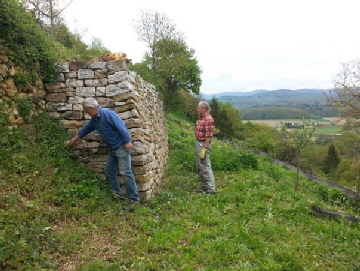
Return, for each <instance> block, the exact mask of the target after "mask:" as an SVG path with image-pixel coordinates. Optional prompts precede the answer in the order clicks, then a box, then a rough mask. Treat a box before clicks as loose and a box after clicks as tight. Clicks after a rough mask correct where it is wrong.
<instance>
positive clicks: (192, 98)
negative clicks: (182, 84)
mask: <svg viewBox="0 0 360 271" xmlns="http://www.w3.org/2000/svg"><path fill="white" fill-rule="evenodd" d="M179 98H180V104H179V107H178V109H177V111H178V112H179V113H180V114H182V115H183V116H184V118H185V119H187V120H189V121H190V122H194V123H195V122H196V121H197V120H198V119H199V115H198V112H197V111H196V108H197V106H198V104H199V101H200V99H199V98H198V97H197V96H196V95H193V94H191V93H188V92H186V91H184V90H180V91H179Z"/></svg>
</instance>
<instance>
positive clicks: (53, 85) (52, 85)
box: [45, 82, 66, 92]
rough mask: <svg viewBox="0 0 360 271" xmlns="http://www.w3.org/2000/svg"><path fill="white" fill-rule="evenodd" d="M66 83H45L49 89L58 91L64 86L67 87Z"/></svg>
mask: <svg viewBox="0 0 360 271" xmlns="http://www.w3.org/2000/svg"><path fill="white" fill-rule="evenodd" d="M65 87H66V86H65V84H64V83H63V82H56V83H47V84H45V88H46V89H47V90H54V91H57V92H60V91H59V90H61V89H62V88H65Z"/></svg>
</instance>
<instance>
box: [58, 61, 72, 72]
mask: <svg viewBox="0 0 360 271" xmlns="http://www.w3.org/2000/svg"><path fill="white" fill-rule="evenodd" d="M57 67H58V68H59V70H60V72H69V63H67V62H65V63H57Z"/></svg>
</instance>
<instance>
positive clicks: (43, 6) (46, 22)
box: [21, 0, 73, 37]
mask: <svg viewBox="0 0 360 271" xmlns="http://www.w3.org/2000/svg"><path fill="white" fill-rule="evenodd" d="M21 1H22V3H24V4H25V5H26V6H27V8H28V9H29V10H30V11H31V12H32V14H33V15H34V16H35V18H36V19H37V21H38V22H39V23H40V25H41V26H42V27H43V28H45V29H48V32H49V35H50V37H54V32H55V27H56V23H57V22H58V20H60V19H61V17H60V15H61V13H62V12H63V11H64V10H65V9H66V8H67V7H68V6H69V5H70V4H71V3H72V1H73V0H70V1H68V2H67V3H66V4H65V5H63V6H62V7H60V2H59V1H58V0H21Z"/></svg>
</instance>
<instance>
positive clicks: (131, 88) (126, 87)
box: [118, 81, 135, 93]
mask: <svg viewBox="0 0 360 271" xmlns="http://www.w3.org/2000/svg"><path fill="white" fill-rule="evenodd" d="M118 86H119V87H120V88H121V89H124V90H128V91H134V90H135V86H134V85H133V84H131V83H130V82H128V81H124V82H120V83H119V84H118ZM128 91H124V92H123V93H125V92H128Z"/></svg>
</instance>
